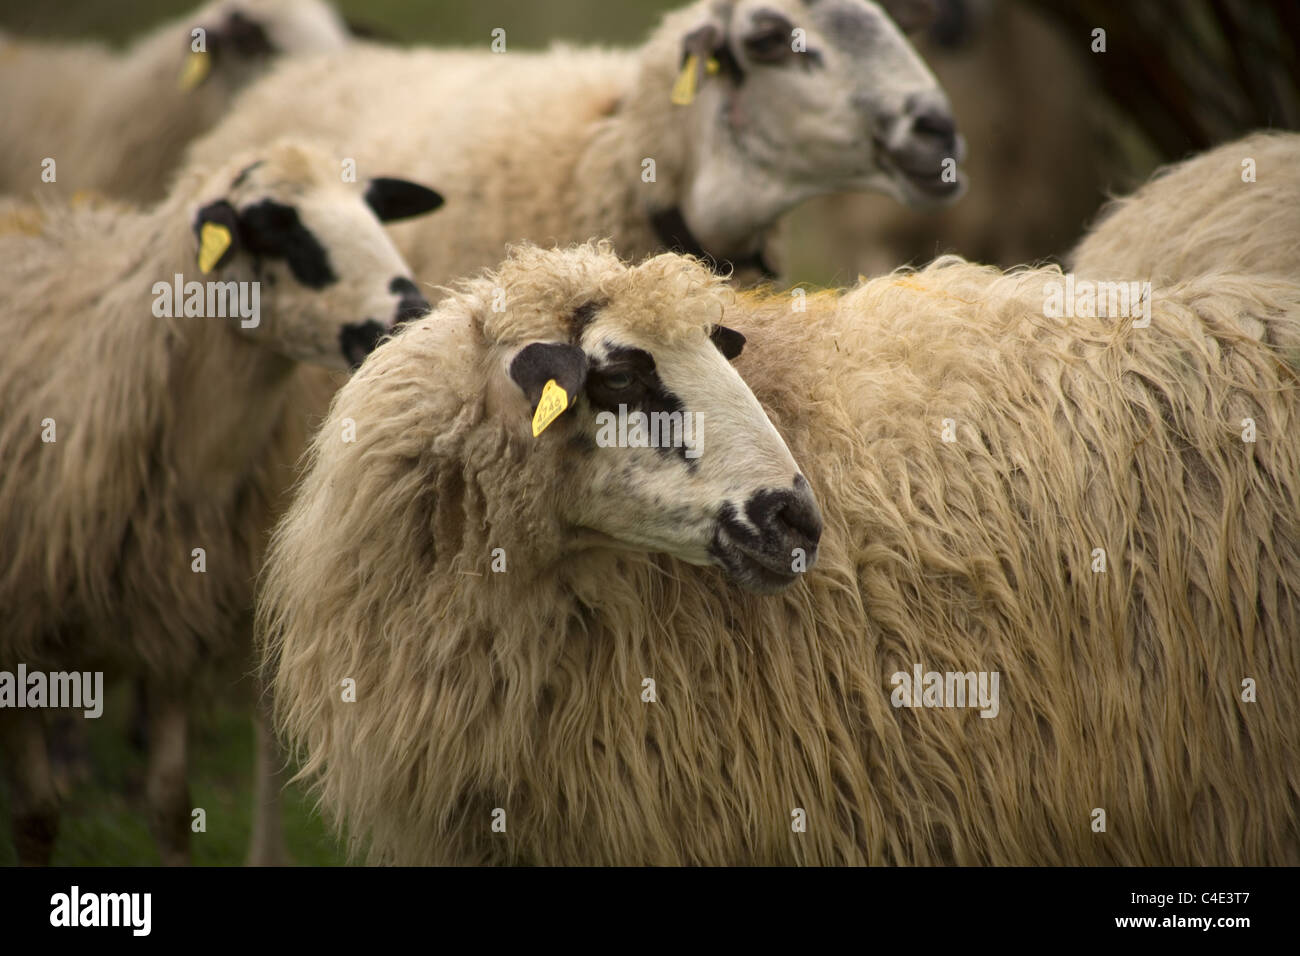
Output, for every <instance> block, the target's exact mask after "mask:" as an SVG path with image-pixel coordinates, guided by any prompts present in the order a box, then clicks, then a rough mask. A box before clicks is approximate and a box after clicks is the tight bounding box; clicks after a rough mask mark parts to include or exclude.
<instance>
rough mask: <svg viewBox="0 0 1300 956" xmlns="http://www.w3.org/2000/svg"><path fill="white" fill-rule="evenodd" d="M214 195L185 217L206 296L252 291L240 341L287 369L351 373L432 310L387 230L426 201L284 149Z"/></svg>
mask: <svg viewBox="0 0 1300 956" xmlns="http://www.w3.org/2000/svg"><path fill="white" fill-rule="evenodd" d="M245 159H247V158H245ZM363 189H364V194H363V192H362V190H363ZM212 190H216V191H218V195H219V198H215V199H208V200H207V201H206V202H203V203H201V204H199V205H198V208H197V209H196V210H195V211H194V213H193V215H192V217H191V222H192V223H193V227H194V236H195V240H196V245H197V249H196V257H197V259H198V264H199V267H200V269H201V270H202V271H204V272H205V273H207V274H208V278H209V279H210V280H216V281H215V283H213V282H210V283H209V284H210V285H211V284H222V283H230V282H235V283H243V284H245V285H244V286H241V287H240V288H244V287H248V288H251V289H252V290H254V293H255V298H254V301H256V302H257V303H258V309H257V312H258V314H257V315H256V317H255V318H253V319H252V320H251V321H250V320H249V319H248V318H247V317H246V316H244V315H243V314H242V313H241V316H240V318H239V321H238V322H234V321H232V323H231V327H232V329H234V331H235V332H236V333H237V334H239V335H242V336H245V337H247V338H249V339H251V340H252V341H253V342H255V343H257V344H258V345H261V346H263V347H266V348H268V349H271V350H274V351H276V352H279V353H280V354H282V355H284V356H286V357H288V358H291V359H295V360H298V361H305V362H312V363H315V364H319V365H325V366H328V367H339V368H348V367H352V368H355V367H356V366H358V365H360V363H361V362H362V361H363V360H364V359H365V357H366V356H367V355H368V354H369V353H370V351H371V350H372V349H373V348H374V347H375V345H376V344H378V342H379V340H380V339H381V338H382V337H383V336H385V335H387V334H388V333H389V332H391V331H392V330H393V329H394V327H395V326H396V325H397V324H398V323H400V322H404V321H407V320H408V319H411V318H414V317H416V316H419V315H423V314H424V313H425V312H426V311H428V303H427V302H426V301H425V299H424V298H423V296H421V295H420V293H419V291H418V290H417V289H416V286H415V284H414V282H413V281H412V279H411V273H410V269H409V268H408V267H407V265H406V262H405V261H404V260H403V259H402V257H401V256H400V255H399V254H398V252H397V250H396V249H395V248H394V246H393V244H392V242H391V241H390V240H389V238H388V236H387V235H386V234H385V232H384V228H383V225H382V223H383V222H385V221H389V220H392V219H399V218H405V217H407V216H412V215H418V214H421V213H423V212H427V211H430V210H432V209H435V208H437V207H438V206H439V205H441V203H442V197H441V196H439V195H438V194H437V193H436V192H434V191H433V190H431V189H427V188H425V187H423V186H419V185H416V184H414V183H409V182H405V181H403V180H397V179H374V180H371V181H370V182H369V183H368V184H363V185H350V184H345V183H343V182H342V181H341V177H340V175H339V164H338V163H337V162H336V161H335V160H333V159H331V158H329V157H327V156H325V155H324V154H317V153H315V152H314V151H311V150H306V149H303V148H300V147H297V146H287V145H282V146H279V147H273V148H272V149H271V150H269V151H266V152H265V153H263V154H262V155H260V156H258V157H256V158H254V159H253V160H252V161H251V162H244V164H243V165H242V166H241V165H240V164H231V166H229V167H227V168H226V170H225V171H224V172H223V173H221V174H218V175H217V176H216V177H214V179H213V181H212V186H211V189H210V190H209V191H206V192H205V195H209V196H210V195H211V194H212Z"/></svg>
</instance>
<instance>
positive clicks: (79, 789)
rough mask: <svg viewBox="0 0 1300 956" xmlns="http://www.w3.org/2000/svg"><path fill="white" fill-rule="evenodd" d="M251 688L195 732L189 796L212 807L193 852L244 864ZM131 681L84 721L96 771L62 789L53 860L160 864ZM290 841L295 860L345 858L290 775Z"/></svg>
mask: <svg viewBox="0 0 1300 956" xmlns="http://www.w3.org/2000/svg"><path fill="white" fill-rule="evenodd" d="M244 698H245V695H243V694H238V693H232V694H231V695H230V699H227V700H218V701H215V702H214V703H213V705H212V707H211V708H210V709H209V710H208V712H207V713H204V714H201V715H200V716H199V718H198V719H197V720H196V722H195V723H194V724H193V725H192V727H191V733H190V802H191V803H192V804H193V806H195V807H202V808H203V809H204V810H205V811H206V813H207V830H206V832H204V833H191V834H190V849H191V853H192V857H193V862H194V863H195V864H196V865H200V866H238V865H240V864H242V863H243V862H244V857H245V855H246V853H247V851H248V839H249V834H250V833H251V830H252V792H253V740H254V735H253V724H252V718H251V715H250V710H249V708H248V706H246V705H245V704H244V703H243V699H244ZM131 712H132V701H131V695H130V693H129V690H128V688H125V687H120V688H116V689H114V690H113V691H112V692H110V693H109V694H108V699H107V702H106V703H105V706H104V714H103V716H102V717H100V718H99V719H98V720H86V721H83V722H82V723H83V724H84V726H85V728H86V731H87V737H88V743H89V751H90V761H91V776H90V779H89V780H87V781H85V782H83V783H81V784H78V785H76V786H75V787H73V788H72V789H71V791H70V792H69V793H68V794H67V795H66V798H65V802H64V807H63V816H62V818H61V820H60V825H59V838H58V842H57V843H56V844H55V848H54V858H53V861H52V862H53V863H54V864H55V865H56V866H157V865H158V864H159V857H158V851H157V850H156V849H155V847H154V843H153V839H152V837H151V836H150V835H149V828H148V826H147V825H146V822H145V816H144V812H143V804H142V800H143V792H142V791H143V780H144V771H145V756H144V754H143V753H140V752H139V751H137V750H136V749H135V748H134V747H132V746H131V744H130V742H129V740H128V734H127V725H128V723H129V717H130V714H131ZM281 803H282V806H281V815H282V821H283V825H284V835H285V843H286V844H287V846H288V848H289V855H290V858H291V860H292V862H294V863H296V864H302V865H309V866H335V865H339V864H342V863H344V862H346V860H345V856H344V853H343V850H342V848H341V847H340V846H339V844H338V842H337V841H336V840H335V839H334V836H333V834H332V832H331V830H330V828H329V827H328V825H327V824H326V823H325V822H324V821H323V820H322V819H321V817H320V816H319V814H317V813H316V812H315V810H314V808H313V803H314V801H313V800H312V799H311V798H310V797H309V796H307V795H306V793H305V792H304V791H303V788H301V787H299V786H297V785H290V786H289V787H288V789H287V790H286V791H285V793H284V795H283V798H282V801H281ZM0 826H2V827H3V831H4V832H3V835H0V865H3V866H13V865H14V864H16V863H17V858H16V857H15V855H14V849H13V845H12V843H11V842H10V840H9V839H8V833H9V799H8V793H7V792H6V791H5V790H4V789H2V788H0Z"/></svg>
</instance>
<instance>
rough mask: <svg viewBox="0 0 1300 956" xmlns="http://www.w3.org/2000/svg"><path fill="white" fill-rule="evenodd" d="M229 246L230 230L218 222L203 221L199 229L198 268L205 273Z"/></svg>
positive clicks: (214, 265) (214, 264)
mask: <svg viewBox="0 0 1300 956" xmlns="http://www.w3.org/2000/svg"><path fill="white" fill-rule="evenodd" d="M229 248H230V230H229V229H227V228H226V227H225V226H223V225H221V224H220V223H215V222H205V223H204V224H203V228H202V229H200V230H199V270H200V271H201V272H202V273H203V274H204V275H207V274H208V273H209V272H211V271H212V270H213V269H214V268H215V267H216V264H217V263H218V262H220V261H221V257H222V256H223V255H225V254H226V250H227V249H229Z"/></svg>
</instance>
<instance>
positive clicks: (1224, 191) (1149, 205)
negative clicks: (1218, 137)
mask: <svg viewBox="0 0 1300 956" xmlns="http://www.w3.org/2000/svg"><path fill="white" fill-rule="evenodd" d="M1070 261H1071V263H1072V265H1073V267H1074V269H1075V271H1076V272H1078V273H1080V274H1081V275H1092V276H1097V277H1111V278H1122V279H1129V280H1134V279H1144V280H1153V281H1156V282H1160V281H1167V280H1171V279H1185V278H1190V277H1192V276H1197V275H1203V274H1206V273H1210V272H1245V273H1272V274H1276V275H1282V276H1290V277H1291V278H1293V279H1295V278H1300V134H1297V133H1284V132H1256V133H1252V134H1250V135H1248V136H1245V137H1243V138H1242V139H1239V140H1236V141H1234V142H1231V143H1226V144H1224V145H1222V146H1218V147H1216V148H1214V149H1212V150H1210V151H1208V152H1206V153H1202V154H1201V155H1199V156H1195V157H1193V158H1191V159H1188V160H1186V161H1184V162H1181V163H1178V164H1176V165H1174V166H1170V167H1167V168H1165V169H1163V170H1161V171H1159V172H1158V173H1157V174H1156V176H1154V177H1153V178H1152V180H1151V181H1150V182H1149V183H1147V184H1146V185H1145V186H1143V187H1142V188H1141V189H1139V190H1138V191H1137V192H1136V193H1134V194H1133V195H1132V196H1130V197H1128V198H1126V199H1119V200H1115V201H1113V202H1111V203H1110V204H1109V205H1108V206H1107V207H1106V209H1105V210H1103V213H1102V215H1101V217H1100V220H1099V222H1098V223H1097V224H1096V225H1094V226H1093V227H1092V229H1091V230H1090V231H1089V233H1088V234H1087V235H1086V236H1085V237H1084V238H1083V240H1082V241H1081V242H1080V243H1079V245H1078V247H1077V248H1076V249H1075V250H1074V252H1073V254H1072V255H1071V257H1070Z"/></svg>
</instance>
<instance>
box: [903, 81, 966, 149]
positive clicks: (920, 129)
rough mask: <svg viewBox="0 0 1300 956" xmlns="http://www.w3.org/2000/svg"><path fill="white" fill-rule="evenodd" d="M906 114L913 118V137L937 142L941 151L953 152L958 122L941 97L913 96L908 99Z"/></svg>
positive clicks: (935, 95) (934, 95) (933, 95)
mask: <svg viewBox="0 0 1300 956" xmlns="http://www.w3.org/2000/svg"><path fill="white" fill-rule="evenodd" d="M906 112H907V115H908V116H910V117H911V118H912V123H911V133H912V135H913V136H918V137H922V138H927V139H932V140H936V141H937V142H936V144H935V145H936V146H938V147H939V148H940V149H941V150H944V151H948V152H951V151H952V149H953V147H954V146H955V145H956V142H957V122H956V120H954V119H953V116H952V109H951V108H950V107H949V106H948V103H947V101H946V100H944V99H943V98H942V96H941V95H938V94H932V95H923V94H913V95H912V96H910V97H908V101H907V109H906Z"/></svg>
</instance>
